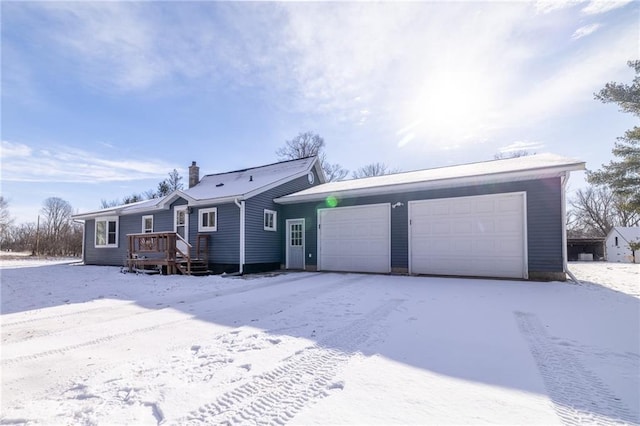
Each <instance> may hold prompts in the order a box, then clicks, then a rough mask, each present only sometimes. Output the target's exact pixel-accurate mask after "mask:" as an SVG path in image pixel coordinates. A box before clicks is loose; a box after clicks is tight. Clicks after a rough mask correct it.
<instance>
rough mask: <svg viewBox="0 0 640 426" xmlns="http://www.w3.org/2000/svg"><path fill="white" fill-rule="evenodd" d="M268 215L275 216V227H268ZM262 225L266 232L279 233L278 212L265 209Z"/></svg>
mask: <svg viewBox="0 0 640 426" xmlns="http://www.w3.org/2000/svg"><path fill="white" fill-rule="evenodd" d="M267 215H273V226H267V225H266V223H265V222H266V219H267ZM262 225H263V228H264V230H265V231H277V230H278V212H277V211H275V210H269V209H264V211H263V213H262Z"/></svg>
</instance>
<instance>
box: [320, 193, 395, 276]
mask: <svg viewBox="0 0 640 426" xmlns="http://www.w3.org/2000/svg"><path fill="white" fill-rule="evenodd" d="M390 222H391V206H390V204H375V205H364V206H355V207H338V208H328V209H319V210H318V270H322V271H345V272H378V273H387V272H391V225H390Z"/></svg>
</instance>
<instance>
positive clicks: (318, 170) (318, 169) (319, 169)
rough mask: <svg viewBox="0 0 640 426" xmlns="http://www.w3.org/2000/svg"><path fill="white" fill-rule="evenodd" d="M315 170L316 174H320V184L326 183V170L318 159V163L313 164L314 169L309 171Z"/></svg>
mask: <svg viewBox="0 0 640 426" xmlns="http://www.w3.org/2000/svg"><path fill="white" fill-rule="evenodd" d="M313 168H315V169H316V173H317V174H318V182H320V183H326V182H327V176H326V175H325V174H324V170H323V169H322V166H321V165H320V161H319V160H318V158H317V157H316V161H315V162H314V163H313V167H311V168H310V169H309V170H311V169H313Z"/></svg>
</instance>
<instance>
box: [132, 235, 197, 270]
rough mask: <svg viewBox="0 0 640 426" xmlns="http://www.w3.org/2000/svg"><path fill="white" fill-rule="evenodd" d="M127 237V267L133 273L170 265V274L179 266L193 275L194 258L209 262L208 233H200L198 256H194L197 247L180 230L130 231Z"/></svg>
mask: <svg viewBox="0 0 640 426" xmlns="http://www.w3.org/2000/svg"><path fill="white" fill-rule="evenodd" d="M127 240H128V249H127V267H128V268H129V271H130V272H131V271H133V270H134V269H145V268H147V267H149V266H151V267H153V266H155V267H157V268H158V269H161V268H162V267H166V273H167V274H169V275H171V274H175V273H177V272H178V269H180V271H181V272H183V273H185V274H187V275H191V264H192V262H193V261H194V260H198V261H199V262H201V263H202V262H204V263H205V264H207V263H208V258H209V249H208V248H209V235H207V234H198V235H197V238H196V250H195V253H194V254H195V257H192V255H191V252H192V250H193V246H192V245H191V244H189V243H188V242H187V241H186V240H185V239H184V238H182V236H180V235H179V234H178V233H176V232H148V233H143V234H128V235H127ZM181 247H182V248H181Z"/></svg>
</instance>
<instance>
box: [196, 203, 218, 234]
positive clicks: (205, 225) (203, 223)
mask: <svg viewBox="0 0 640 426" xmlns="http://www.w3.org/2000/svg"><path fill="white" fill-rule="evenodd" d="M198 214H199V215H200V220H199V221H198V231H203V232H212V231H217V230H218V209H217V208H216V207H213V208H210V209H200V210H199V211H198Z"/></svg>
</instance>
